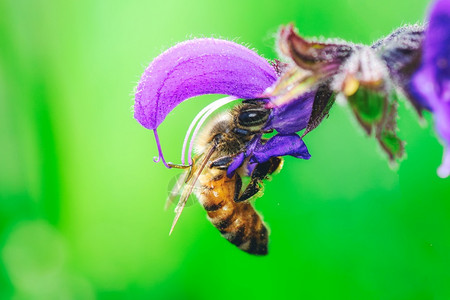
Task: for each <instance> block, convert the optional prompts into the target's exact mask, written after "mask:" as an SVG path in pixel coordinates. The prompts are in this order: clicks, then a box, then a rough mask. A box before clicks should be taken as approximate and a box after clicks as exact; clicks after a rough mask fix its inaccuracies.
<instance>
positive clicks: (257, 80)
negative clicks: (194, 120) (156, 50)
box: [134, 38, 277, 129]
mask: <svg viewBox="0 0 450 300" xmlns="http://www.w3.org/2000/svg"><path fill="white" fill-rule="evenodd" d="M276 77H277V75H276V72H275V70H274V68H273V67H272V66H271V65H270V64H269V63H268V62H267V61H266V60H265V59H264V58H262V57H261V56H259V55H258V54H256V53H255V52H254V51H252V50H250V49H248V48H246V47H244V46H242V45H239V44H236V43H234V42H230V41H226V40H220V39H213V38H207V39H195V40H189V41H186V42H183V43H180V44H177V45H176V46H174V47H172V48H170V49H168V50H167V51H166V52H164V53H162V54H161V55H160V56H158V57H157V58H156V59H155V60H154V61H153V62H152V63H151V64H150V65H149V66H148V68H147V69H146V70H145V72H144V74H143V75H142V77H141V80H140V82H139V84H138V87H137V91H136V95H135V105H134V117H135V118H136V119H137V120H138V122H139V123H141V125H142V126H144V127H145V128H148V129H156V128H157V127H158V126H159V124H161V122H162V121H163V120H164V119H165V117H166V116H167V114H168V113H169V112H170V111H171V110H172V109H174V108H175V107H176V106H177V105H178V104H180V103H181V102H183V101H184V100H186V99H188V98H190V97H194V96H198V95H204V94H227V95H232V96H236V97H238V98H254V97H257V96H258V95H260V94H261V93H262V92H264V90H265V89H266V88H267V87H269V86H270V85H271V84H272V83H274V82H275V80H276Z"/></svg>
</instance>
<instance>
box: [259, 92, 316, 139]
mask: <svg viewBox="0 0 450 300" xmlns="http://www.w3.org/2000/svg"><path fill="white" fill-rule="evenodd" d="M315 94H316V93H315V91H314V92H307V93H305V94H303V95H302V96H300V98H298V99H296V100H293V101H291V102H288V103H287V104H285V105H281V106H275V107H274V108H273V111H272V118H271V119H270V121H269V122H268V123H267V125H266V129H275V130H276V131H278V132H279V133H281V134H291V133H295V132H298V131H301V130H303V129H305V128H306V126H307V125H308V121H309V119H310V116H311V110H312V107H313V102H314V95H315Z"/></svg>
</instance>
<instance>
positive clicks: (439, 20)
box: [412, 0, 450, 178]
mask: <svg viewBox="0 0 450 300" xmlns="http://www.w3.org/2000/svg"><path fill="white" fill-rule="evenodd" d="M412 89H413V91H414V92H415V94H416V96H417V97H418V98H420V99H421V101H423V102H424V104H425V106H428V107H429V108H430V110H431V111H432V112H433V115H434V120H435V125H436V130H437V132H438V133H439V135H440V136H441V138H442V139H443V142H444V144H445V148H446V149H445V150H444V158H443V162H442V165H441V166H440V167H439V169H438V175H439V176H440V177H443V178H444V177H448V176H449V175H450V145H449V144H450V0H438V1H436V2H435V3H434V5H433V7H432V9H431V13H430V15H429V24H428V28H427V29H426V32H425V40H424V43H423V55H422V65H421V67H420V69H419V71H417V72H416V73H415V74H414V76H413V79H412Z"/></svg>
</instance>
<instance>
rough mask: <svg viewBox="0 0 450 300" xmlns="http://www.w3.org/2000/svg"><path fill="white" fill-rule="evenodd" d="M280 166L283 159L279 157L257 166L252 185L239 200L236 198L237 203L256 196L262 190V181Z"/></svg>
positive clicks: (250, 184) (253, 173) (252, 176)
mask: <svg viewBox="0 0 450 300" xmlns="http://www.w3.org/2000/svg"><path fill="white" fill-rule="evenodd" d="M280 165H281V158H279V157H272V158H271V159H270V160H268V161H266V162H264V163H261V164H257V165H256V167H255V169H254V170H253V172H252V175H251V179H250V183H249V184H248V185H247V187H246V188H245V190H244V192H243V193H242V195H240V197H238V198H237V199H236V197H235V202H242V201H245V200H248V199H249V198H251V197H253V196H254V195H256V194H257V193H258V192H259V191H260V190H261V186H262V181H263V180H264V179H266V178H267V175H270V174H272V173H273V172H275V171H276V170H278V168H279V167H280Z"/></svg>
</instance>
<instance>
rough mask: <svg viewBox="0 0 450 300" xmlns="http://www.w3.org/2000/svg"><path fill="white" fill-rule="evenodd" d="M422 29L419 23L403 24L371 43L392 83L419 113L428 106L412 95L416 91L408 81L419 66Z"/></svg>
mask: <svg viewBox="0 0 450 300" xmlns="http://www.w3.org/2000/svg"><path fill="white" fill-rule="evenodd" d="M424 31H425V30H424V27H423V26H419V25H407V26H403V27H400V28H398V29H396V30H395V31H394V32H393V33H391V34H390V35H388V36H387V37H385V38H383V39H380V40H379V41H377V42H375V43H374V44H373V45H372V49H374V50H375V51H376V52H377V54H378V55H379V56H380V57H381V59H383V60H384V62H385V63H386V67H387V68H388V70H389V75H390V77H391V78H392V80H393V81H394V83H395V84H396V85H397V87H398V88H399V89H400V90H401V91H402V92H403V94H404V95H405V96H406V97H407V99H408V100H410V102H411V104H413V106H414V108H415V109H416V110H417V112H418V113H419V114H421V113H422V110H423V109H428V110H429V107H428V106H427V105H426V103H423V101H421V98H417V97H415V96H414V95H415V94H416V93H415V92H414V90H412V89H411V84H410V81H411V75H412V74H413V73H414V72H415V71H416V70H417V69H418V68H419V67H420V63H421V57H422V44H423V40H424V37H425V32H424Z"/></svg>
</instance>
